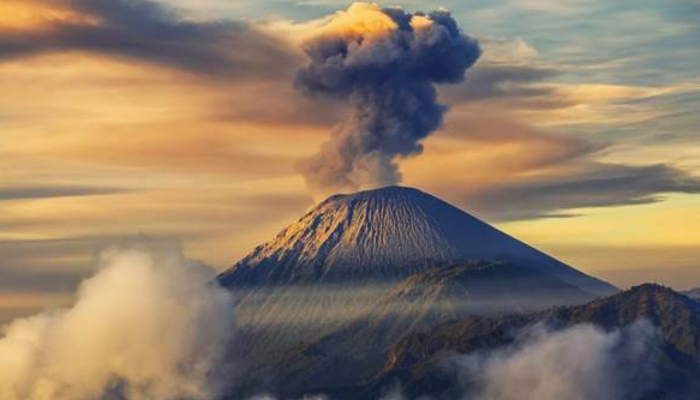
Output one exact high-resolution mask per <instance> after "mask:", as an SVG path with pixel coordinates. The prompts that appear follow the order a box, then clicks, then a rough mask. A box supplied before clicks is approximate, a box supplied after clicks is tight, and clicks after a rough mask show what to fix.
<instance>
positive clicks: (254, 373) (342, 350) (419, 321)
mask: <svg viewBox="0 0 700 400" xmlns="http://www.w3.org/2000/svg"><path fill="white" fill-rule="evenodd" d="M278 290H284V289H283V288H278ZM311 290H312V289H311ZM382 293H383V294H381V295H380V294H379V293H376V294H375V296H376V298H372V299H371V302H368V303H366V304H365V307H366V311H365V314H364V315H362V316H356V317H355V318H352V319H350V318H349V319H347V320H346V321H345V322H344V323H342V322H341V323H339V324H338V326H336V327H335V329H334V330H332V331H331V332H330V333H329V334H327V335H326V336H324V337H318V340H313V339H306V340H305V341H304V343H301V344H298V342H296V343H289V342H288V341H287V339H288V338H289V337H290V336H289V335H288V336H285V333H284V332H296V333H295V335H294V336H295V337H305V338H312V337H314V332H311V331H312V330H313V329H316V331H315V332H316V333H317V332H319V331H320V330H322V329H323V328H324V327H323V326H319V325H318V324H313V323H306V324H303V326H299V327H298V328H294V327H293V326H292V324H293V322H294V321H293V320H289V325H288V326H286V327H285V328H284V329H281V330H267V331H263V332H261V333H259V334H258V335H261V336H256V335H254V334H251V335H250V342H248V343H247V344H246V345H245V346H244V347H245V348H260V347H263V348H269V347H268V346H275V345H276V344H278V343H280V342H282V341H284V342H286V343H289V345H290V346H291V349H287V350H286V351H284V352H279V351H276V352H271V353H270V354H269V356H262V357H258V358H257V359H256V361H257V363H256V365H255V366H253V367H250V368H249V371H248V374H246V376H245V377H244V378H243V379H240V381H243V382H246V387H245V388H240V389H239V390H242V391H244V392H245V393H246V394H248V395H253V394H255V393H256V392H259V391H262V390H265V389H266V388H269V387H274V388H275V389H277V390H279V391H280V392H281V393H284V394H285V395H289V396H301V395H303V394H307V393H310V392H314V391H316V390H321V389H326V390H327V389H329V388H332V390H334V391H337V390H339V389H340V388H343V387H345V386H347V385H349V384H350V385H353V384H359V383H361V382H365V381H369V380H372V379H373V377H374V376H376V375H377V374H378V373H380V371H381V368H382V365H383V364H384V362H385V357H386V356H385V355H386V352H387V351H388V350H389V349H390V348H391V346H393V345H394V344H395V343H397V342H399V341H400V340H401V339H402V338H404V337H406V336H407V335H410V334H413V333H417V332H421V331H423V330H426V329H429V328H430V327H433V326H436V325H439V324H441V323H443V322H445V321H450V320H455V319H458V318H463V317H464V316H466V315H477V314H482V315H484V314H493V313H501V312H514V311H517V312H521V313H524V312H532V311H535V310H542V309H544V308H547V307H551V306H553V305H561V304H582V303H585V302H587V301H590V300H591V299H593V298H595V296H593V295H591V294H589V293H585V292H583V291H581V290H580V289H578V288H576V287H574V286H571V285H569V284H567V283H564V282H562V281H561V280H559V279H558V278H555V277H553V276H550V275H547V274H544V273H542V272H539V271H537V270H535V269H530V268H525V267H521V266H518V265H515V264H512V263H508V262H504V261H494V262H471V263H466V264H461V265H457V266H451V267H442V268H440V267H436V268H431V269H428V270H427V271H425V272H422V273H418V274H415V275H413V276H410V277H408V278H406V279H404V280H403V281H401V282H399V283H398V284H396V285H394V286H392V287H387V288H384V289H383V290H382ZM328 296H329V297H328V298H327V299H325V301H323V302H320V303H319V304H321V305H314V306H312V307H313V308H314V309H317V308H319V307H321V308H323V309H324V310H326V311H328V309H329V307H330V310H333V309H337V312H338V313H343V312H347V311H346V309H347V307H348V304H345V303H344V302H336V303H333V292H332V291H329V293H328ZM341 296H342V298H347V297H346V296H345V295H341ZM307 298H309V297H307ZM377 299H378V300H377ZM282 304H283V303H281V304H280V306H281V305H282ZM354 304H357V303H354ZM349 307H350V308H353V306H352V305H350V306H349ZM266 308H267V309H269V303H268V306H267V307H266ZM279 314H280V315H283V314H284V313H283V312H280V313H279ZM321 321H325V322H326V323H327V322H328V319H325V320H324V319H322V320H321ZM319 322H320V321H319ZM339 322H340V321H339ZM314 327H315V328H314ZM325 328H328V325H326V326H325ZM301 329H306V330H307V331H306V332H303V333H300V332H299V331H300V330H301ZM262 338H265V339H264V340H265V343H264V344H263V343H261V342H259V341H260V340H263V339H262ZM256 340H257V341H256ZM310 343H313V344H310ZM280 353H281V354H283V356H281V357H280ZM319 374H322V376H323V379H321V380H319V379H317V377H318V376H319ZM260 377H263V378H264V380H262V381H261V380H260Z"/></svg>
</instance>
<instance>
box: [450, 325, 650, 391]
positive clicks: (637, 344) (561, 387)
mask: <svg viewBox="0 0 700 400" xmlns="http://www.w3.org/2000/svg"><path fill="white" fill-rule="evenodd" d="M657 345H658V335H657V333H656V330H655V329H654V328H653V326H652V325H651V324H650V323H649V322H647V321H641V322H638V323H636V324H633V325H630V326H629V327H627V328H624V329H622V330H617V331H613V332H605V331H602V330H600V329H599V328H597V327H594V326H592V325H579V326H576V327H573V328H570V329H567V330H563V331H558V332H550V331H548V330H546V329H544V328H542V327H539V328H538V329H535V330H534V331H533V332H530V333H529V334H528V335H527V336H526V337H525V338H524V339H523V340H522V341H521V342H520V343H519V344H518V345H516V346H513V347H512V348H507V349H502V350H497V351H494V352H491V353H486V354H479V355H469V356H464V357H463V358H461V359H460V360H459V361H458V363H459V364H460V365H461V367H462V368H463V374H464V375H463V376H464V378H465V380H466V381H467V382H468V386H470V387H472V388H476V389H475V393H474V394H473V395H471V396H468V398H474V399H477V400H520V399H538V400H561V399H568V400H635V399H639V398H640V397H641V396H642V395H643V394H644V392H645V391H647V390H648V389H650V385H651V384H653V382H654V376H655V368H654V366H655V365H656V362H655V359H654V356H655V351H654V350H655V349H656V346H657Z"/></svg>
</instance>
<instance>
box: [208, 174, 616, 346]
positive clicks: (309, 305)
mask: <svg viewBox="0 0 700 400" xmlns="http://www.w3.org/2000/svg"><path fill="white" fill-rule="evenodd" d="M219 279H220V282H221V283H222V285H224V286H225V287H227V288H229V289H231V290H232V292H233V293H234V294H235V296H236V297H237V299H238V305H237V308H236V313H237V318H238V322H239V326H240V327H241V328H242V329H241V333H240V334H239V336H240V338H239V340H241V341H242V343H241V344H240V345H239V346H237V348H239V349H246V350H250V351H254V352H255V354H256V357H260V354H261V353H269V354H273V355H275V354H278V353H279V351H282V350H283V349H287V348H289V347H290V346H295V345H299V343H316V342H318V343H324V347H325V348H324V349H323V351H325V352H333V351H334V350H333V349H334V348H336V349H340V348H344V349H347V347H348V346H351V347H352V348H353V349H354V350H355V351H356V352H363V353H364V354H372V353H373V352H377V351H383V350H385V349H386V347H387V346H390V345H391V344H393V343H395V342H396V341H397V340H399V339H400V338H401V337H403V336H404V335H406V334H408V333H411V332H416V331H420V330H422V329H426V328H428V327H431V326H434V325H437V324H440V323H442V322H445V321H447V320H451V319H455V318H460V317H463V316H465V315H476V314H479V315H483V314H492V313H502V312H507V313H511V312H531V311H535V310H540V309H544V308H548V307H551V306H557V305H572V304H582V303H585V302H587V301H590V300H593V299H595V298H598V297H600V296H604V295H608V294H612V293H615V292H616V291H617V289H616V288H615V287H613V286H612V285H609V284H607V283H605V282H603V281H600V280H598V279H596V278H593V277H591V276H588V275H586V274H584V273H582V272H580V271H578V270H576V269H574V268H571V267H569V266H567V265H566V264H564V263H562V262H560V261H558V260H556V259H554V258H552V257H550V256H548V255H546V254H544V253H542V252H540V251H538V250H536V249H534V248H533V247H530V246H528V245H527V244H525V243H523V242H521V241H518V240H516V239H514V238H512V237H510V236H508V235H507V234H505V233H503V232H501V231H499V230H497V229H495V228H493V227H491V226H490V225H488V224H486V223H485V222H482V221H481V220H479V219H477V218H475V217H473V216H471V215H469V214H467V213H465V212H464V211H461V210H460V209H458V208H456V207H454V206H452V205H450V204H448V203H446V202H444V201H442V200H440V199H438V198H436V197H434V196H431V195H429V194H427V193H424V192H422V191H420V190H417V189H410V188H404V187H387V188H382V189H377V190H370V191H364V192H359V193H355V194H350V195H336V196H333V197H330V198H328V199H327V200H325V201H323V202H322V203H320V204H318V205H317V206H316V207H315V208H314V209H312V210H311V211H309V212H308V213H307V214H306V215H304V216H303V217H302V218H301V219H299V220H298V221H297V222H295V223H293V224H291V225H290V226H288V227H287V228H285V229H284V230H282V231H281V232H280V233H279V234H278V235H277V236H276V237H275V238H274V239H273V240H271V241H269V242H267V243H265V244H263V245H261V246H258V247H257V248H256V249H255V250H254V251H253V252H252V253H250V254H249V255H248V256H246V257H245V258H243V259H242V260H241V261H239V262H238V263H237V264H235V265H234V266H233V267H232V268H230V269H229V270H228V271H225V272H224V273H223V274H221V275H220V277H219ZM324 337H333V338H342V340H341V341H342V343H340V342H339V341H338V340H335V339H334V340H331V341H324V340H323V338H324Z"/></svg>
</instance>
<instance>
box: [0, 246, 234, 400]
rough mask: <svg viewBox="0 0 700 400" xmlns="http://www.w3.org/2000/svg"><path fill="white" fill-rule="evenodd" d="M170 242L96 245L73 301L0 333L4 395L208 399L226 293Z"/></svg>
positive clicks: (219, 358) (228, 324) (27, 399)
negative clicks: (96, 254)
mask: <svg viewBox="0 0 700 400" xmlns="http://www.w3.org/2000/svg"><path fill="white" fill-rule="evenodd" d="M213 277H214V271H212V270H210V269H209V268H207V267H205V266H203V265H200V264H197V263H194V262H191V261H188V260H187V259H185V257H184V256H183V254H182V252H181V251H180V250H179V249H178V248H175V247H173V246H165V245H162V244H161V245H155V244H148V245H141V246H135V245H129V246H127V247H118V248H113V249H110V250H107V251H105V252H104V253H103V254H102V255H101V257H100V260H99V269H98V272H97V273H96V274H95V275H94V276H93V277H91V278H89V279H87V280H86V281H84V283H83V284H82V285H81V288H80V290H79V293H78V296H77V300H76V302H75V304H74V305H73V307H72V308H70V309H67V310H63V311H58V312H53V313H46V314H42V315H37V316H34V317H31V318H27V319H22V320H17V321H15V322H13V323H11V324H9V325H8V326H6V327H5V328H4V332H3V336H2V338H0V398H2V399H3V400H153V399H157V400H210V399H214V398H215V397H216V396H217V395H218V394H219V391H220V390H221V389H222V386H221V384H220V382H221V379H219V377H220V375H217V374H220V373H222V370H224V369H225V368H223V365H222V363H223V357H224V356H225V350H226V345H227V343H228V342H229V341H230V339H231V334H232V327H233V321H232V318H228V317H230V316H231V315H232V309H233V300H232V296H231V295H230V294H229V292H228V291H226V290H225V289H223V288H220V287H219V286H216V285H215V284H213V283H212V282H213Z"/></svg>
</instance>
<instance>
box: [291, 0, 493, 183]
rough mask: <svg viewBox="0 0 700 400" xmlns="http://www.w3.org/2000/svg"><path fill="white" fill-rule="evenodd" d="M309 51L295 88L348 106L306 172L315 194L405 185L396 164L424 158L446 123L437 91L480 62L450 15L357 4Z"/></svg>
mask: <svg viewBox="0 0 700 400" xmlns="http://www.w3.org/2000/svg"><path fill="white" fill-rule="evenodd" d="M304 50H305V52H306V54H307V55H308V56H309V58H310V59H311V62H310V64H309V65H307V66H306V67H304V68H303V69H301V70H300V71H299V72H298V74H297V77H296V82H295V85H296V87H297V88H298V89H299V90H301V91H302V92H304V93H307V94H309V95H313V96H326V97H330V98H336V99H341V100H343V101H346V102H347V103H348V104H349V106H350V110H351V111H350V112H349V115H348V116H347V118H346V119H345V120H344V121H342V122H341V123H340V124H338V125H337V126H336V128H335V129H334V131H333V132H332V135H331V138H330V140H329V141H327V142H326V143H324V144H323V145H322V148H321V150H320V152H319V153H318V154H317V155H316V156H314V157H313V158H311V159H309V160H306V161H305V162H304V163H303V164H302V172H303V173H304V175H305V178H306V181H307V185H308V186H309V188H310V189H311V190H312V191H313V192H315V193H317V194H328V193H335V192H339V191H354V190H357V189H370V188H376V187H381V186H386V185H391V184H396V183H398V182H400V181H401V174H400V172H399V169H398V165H397V160H398V159H399V158H400V157H407V156H411V155H416V154H419V153H421V151H422V150H423V147H422V145H421V141H422V140H423V139H425V138H426V137H427V136H428V135H430V134H431V133H432V132H434V131H435V130H436V129H438V128H439V127H440V126H441V125H442V122H443V115H444V113H445V112H446V111H447V108H446V106H444V105H442V104H440V103H439V102H438V98H437V92H436V90H435V84H440V83H458V82H460V81H462V80H463V79H464V77H465V73H466V71H467V69H469V68H470V67H471V66H472V65H474V63H475V62H476V61H477V59H478V58H479V56H480V55H481V50H480V48H479V45H478V44H477V42H476V41H474V40H473V39H471V38H469V37H467V36H465V35H464V34H462V33H461V31H460V29H459V27H458V25H457V22H456V21H455V20H454V19H453V18H452V16H451V15H450V13H449V12H447V11H444V10H438V11H434V12H432V13H430V14H422V13H415V14H411V13H407V12H405V11H403V10H401V9H398V8H381V7H379V6H378V5H377V4H372V3H355V4H353V5H351V6H350V8H349V9H348V10H347V11H345V12H340V13H338V14H337V15H335V16H334V17H332V18H330V19H329V20H328V21H327V23H326V24H325V25H324V26H323V27H322V28H321V30H320V32H319V34H318V35H315V36H314V37H312V38H311V39H309V40H308V41H307V42H306V43H305V45H304Z"/></svg>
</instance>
